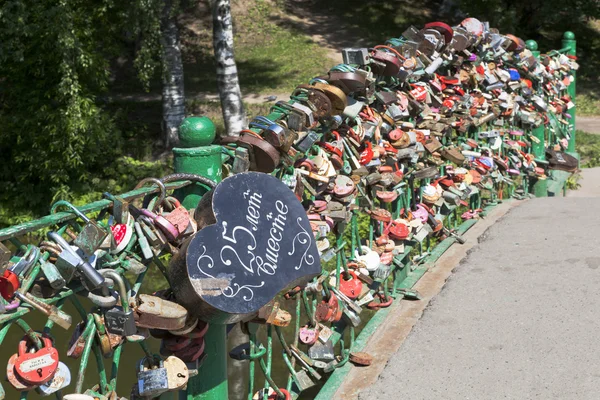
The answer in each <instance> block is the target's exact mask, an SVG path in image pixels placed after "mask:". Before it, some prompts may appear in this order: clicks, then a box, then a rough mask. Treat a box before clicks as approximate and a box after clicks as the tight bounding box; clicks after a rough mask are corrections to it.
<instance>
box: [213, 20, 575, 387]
mask: <svg viewBox="0 0 600 400" xmlns="http://www.w3.org/2000/svg"><path fill="white" fill-rule="evenodd" d="M342 55H343V60H344V63H343V64H340V65H336V66H335V67H333V68H332V69H331V70H330V71H329V72H328V73H327V74H326V75H323V76H319V77H316V78H313V79H312V80H310V82H309V83H308V84H303V85H299V86H298V87H297V88H296V89H295V90H294V92H293V93H292V95H291V101H289V102H283V101H281V102H278V103H277V104H276V105H275V106H273V107H272V109H271V114H270V115H269V116H260V117H256V118H254V119H253V120H252V121H251V122H250V124H249V127H250V129H249V130H245V131H242V132H241V135H240V137H239V138H224V139H223V140H222V143H223V144H225V145H226V146H235V147H236V150H235V155H233V154H232V160H231V170H232V171H233V172H234V173H238V172H241V171H245V170H247V169H251V170H257V171H262V172H265V173H274V174H275V175H276V176H278V177H279V178H280V179H281V180H282V181H283V182H284V183H286V184H287V186H288V187H289V188H290V189H291V190H292V191H294V193H295V194H296V196H297V197H298V199H299V200H301V201H302V203H303V205H304V207H305V209H306V212H307V215H308V218H309V220H310V226H311V228H312V231H313V234H314V236H315V238H316V240H317V248H318V250H319V254H320V257H321V260H322V261H328V260H330V259H331V258H333V257H334V256H336V257H337V265H336V268H334V269H333V270H331V271H324V272H323V273H322V274H320V276H319V277H318V278H316V279H315V280H313V281H312V282H311V283H309V284H308V285H305V286H298V287H296V288H295V289H293V290H292V291H291V292H289V293H287V294H286V297H288V298H297V299H298V301H299V304H303V305H304V307H300V306H299V307H300V308H302V309H303V310H304V312H305V315H304V316H303V317H302V318H304V319H303V321H302V323H301V324H300V325H298V326H299V327H300V328H299V330H297V335H298V338H297V339H294V344H295V346H297V345H298V341H299V342H300V343H301V345H306V347H303V348H302V350H303V351H302V350H300V349H298V347H291V348H289V346H288V345H287V344H284V343H282V345H283V347H284V348H285V350H286V351H285V352H286V355H287V356H289V357H290V358H291V359H292V360H294V361H297V364H295V365H300V367H301V368H300V369H299V371H295V370H294V369H293V368H290V379H289V381H288V386H287V389H288V391H291V392H292V394H293V393H298V392H301V391H303V390H306V389H308V388H310V387H311V386H314V385H315V384H317V383H316V381H318V380H320V379H321V375H320V373H319V371H322V372H325V373H328V372H331V371H332V370H333V369H335V368H336V367H337V366H340V365H343V364H344V363H345V362H346V361H348V360H350V361H353V362H356V363H362V364H365V363H368V357H365V355H356V354H352V353H349V352H348V351H347V349H346V350H345V349H344V347H343V344H342V347H341V350H340V351H339V352H337V354H336V352H335V351H334V347H333V346H334V343H337V342H338V341H337V340H334V341H332V340H331V337H332V329H330V327H331V326H333V327H335V330H336V331H337V332H338V339H339V332H341V329H340V328H339V326H340V323H341V324H342V325H343V326H346V325H349V326H351V327H358V326H359V325H360V323H361V319H360V316H359V314H360V313H361V309H362V308H363V307H368V308H371V309H378V308H381V307H387V306H389V305H390V304H391V303H392V299H393V297H396V295H397V294H399V293H401V294H403V295H404V296H405V298H406V297H411V298H415V297H417V296H418V293H411V292H410V291H408V292H407V291H399V290H397V289H398V288H397V285H394V286H393V288H392V289H388V288H387V286H388V285H387V282H388V279H389V278H390V277H393V278H395V280H396V281H397V280H398V276H396V274H398V275H399V276H400V277H402V278H403V277H405V276H406V274H407V272H402V270H409V269H410V268H413V267H414V265H415V263H418V262H419V260H422V259H423V254H424V252H423V245H422V244H423V243H425V242H427V243H428V245H429V242H430V241H431V239H432V238H440V239H443V238H445V237H449V236H453V237H454V238H455V239H456V240H457V241H459V242H462V238H461V237H460V235H458V234H457V233H456V232H455V231H454V230H453V229H452V227H453V226H456V221H457V220H459V221H464V220H468V219H473V218H478V217H479V213H480V212H481V211H482V200H483V202H484V203H485V204H493V203H495V202H496V201H497V199H502V197H503V196H507V195H509V196H511V197H514V198H524V197H526V195H527V193H528V189H529V185H531V184H532V183H535V182H536V181H537V180H542V179H547V177H548V175H547V174H548V170H549V169H552V168H556V169H563V170H573V169H574V166H576V165H577V163H576V161H575V162H573V160H572V159H571V158H570V159H569V162H566V161H565V162H564V165H558V164H556V163H554V164H550V165H549V164H548V163H547V162H545V161H544V160H536V157H535V156H534V155H533V154H532V153H533V152H532V147H533V146H535V145H538V146H541V148H542V154H543V152H544V149H545V148H546V147H549V148H550V151H552V152H554V151H557V152H559V153H560V154H561V158H562V159H563V160H566V159H567V158H569V157H570V156H569V155H567V154H566V153H563V151H564V150H565V149H566V148H567V145H568V141H569V139H570V134H571V132H570V128H569V123H568V119H569V117H570V116H569V114H568V112H569V109H571V108H572V107H573V102H572V99H571V98H569V96H568V94H567V88H568V86H569V85H570V84H571V82H572V80H573V76H572V75H573V72H574V71H575V70H577V68H578V65H577V63H576V61H575V59H574V57H569V56H567V55H564V54H560V53H558V52H554V53H551V54H545V55H542V56H541V57H539V56H537V55H534V54H533V53H532V51H530V50H528V49H527V48H526V46H525V43H524V41H523V40H521V39H520V38H518V37H515V36H513V35H510V34H509V35H503V34H500V33H499V32H498V31H497V30H495V29H491V28H489V26H488V25H487V24H486V23H482V22H480V21H478V20H477V19H475V18H468V19H465V20H464V21H462V22H461V23H460V24H459V25H458V26H455V27H450V26H448V25H447V24H445V23H441V22H433V23H429V24H426V25H425V26H424V27H423V28H422V29H417V28H415V27H410V28H409V29H407V30H406V31H405V32H404V33H403V34H402V36H401V37H400V38H394V39H390V40H388V41H387V42H386V43H385V44H383V45H378V46H374V47H373V48H369V49H367V48H353V49H344V50H343V52H342ZM542 125H546V126H547V136H546V138H544V137H541V138H539V137H536V136H534V135H532V130H533V129H534V128H536V127H538V126H542ZM232 150H233V148H232ZM553 154H554V153H553ZM459 211H460V212H459ZM365 216H368V218H369V219H370V222H369V229H370V231H369V233H368V238H365V237H363V240H362V241H361V239H360V235H359V232H358V225H359V221H360V220H364V219H365V218H366V217H365ZM347 227H349V228H350V229H349V231H350V234H349V235H346V236H344V233H345V232H348V230H347V229H346V228H347ZM363 236H364V235H363ZM345 238H348V239H349V240H348V241H351V242H352V243H351V245H350V246H346V241H345ZM334 239H335V243H333V241H334ZM417 247H418V249H419V252H418V254H416V256H414V257H413V259H409V260H408V261H407V255H409V254H410V250H412V249H413V248H415V249H416V248H417ZM407 264H408V265H407ZM307 299H312V301H308V300H307ZM280 339H281V337H280ZM286 364H287V365H288V367H291V364H288V363H286ZM264 372H265V373H268V371H264ZM322 372H321V373H322ZM284 392H285V391H283V390H282V391H281V392H280V391H279V390H277V394H278V395H280V396H281V395H282V393H283V394H286V393H284ZM260 393H263V392H260ZM269 393H270V394H273V393H274V392H273V391H271V392H269ZM263 394H264V393H263Z"/></svg>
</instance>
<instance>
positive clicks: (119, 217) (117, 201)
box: [102, 192, 131, 224]
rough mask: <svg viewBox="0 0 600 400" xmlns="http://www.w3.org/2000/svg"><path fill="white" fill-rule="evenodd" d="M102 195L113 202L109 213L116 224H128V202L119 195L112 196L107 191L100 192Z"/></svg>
mask: <svg viewBox="0 0 600 400" xmlns="http://www.w3.org/2000/svg"><path fill="white" fill-rule="evenodd" d="M102 197H104V198H106V199H109V200H111V201H112V202H113V203H112V212H111V213H112V215H113V217H114V218H115V221H116V222H117V224H128V223H129V221H130V216H131V214H130V213H129V202H128V201H126V200H124V199H123V198H121V197H119V196H113V195H112V194H110V193H108V192H104V193H102Z"/></svg>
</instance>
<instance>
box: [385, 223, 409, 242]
mask: <svg viewBox="0 0 600 400" xmlns="http://www.w3.org/2000/svg"><path fill="white" fill-rule="evenodd" d="M384 233H386V234H388V235H389V236H390V237H391V238H392V239H398V240H404V239H406V238H408V235H409V233H410V231H409V229H408V226H407V225H406V224H405V223H403V222H402V221H399V220H394V221H392V222H390V224H389V225H388V226H387V228H386V229H385V232H384Z"/></svg>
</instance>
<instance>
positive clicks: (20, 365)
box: [15, 336, 59, 385]
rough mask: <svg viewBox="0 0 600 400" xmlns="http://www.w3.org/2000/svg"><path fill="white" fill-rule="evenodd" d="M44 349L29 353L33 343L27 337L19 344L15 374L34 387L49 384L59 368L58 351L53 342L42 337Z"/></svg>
mask: <svg viewBox="0 0 600 400" xmlns="http://www.w3.org/2000/svg"><path fill="white" fill-rule="evenodd" d="M41 341H42V344H43V345H44V347H42V348H41V349H39V350H37V351H35V352H34V353H29V352H28V351H29V349H31V348H32V345H33V343H31V341H30V340H29V338H27V337H25V338H23V339H22V340H21V341H20V342H19V353H18V357H17V359H16V360H15V372H16V374H17V375H18V376H19V378H21V379H22V380H23V381H25V382H27V383H28V384H32V385H43V384H45V383H46V382H48V381H49V380H50V379H52V377H53V376H54V374H55V373H56V370H57V368H58V362H59V360H58V350H56V349H55V348H54V347H53V346H52V340H51V339H50V338H49V337H47V336H42V337H41Z"/></svg>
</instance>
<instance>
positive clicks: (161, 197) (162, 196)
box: [134, 178, 167, 212]
mask: <svg viewBox="0 0 600 400" xmlns="http://www.w3.org/2000/svg"><path fill="white" fill-rule="evenodd" d="M148 182H152V183H154V184H156V186H158V188H159V189H160V195H159V197H158V201H157V202H156V203H154V207H152V210H151V211H152V212H154V211H155V210H156V207H158V206H159V205H160V204H162V203H163V201H165V198H166V197H167V188H166V187H165V184H164V183H163V182H162V181H161V180H160V179H158V178H144V179H142V180H141V181H139V182H138V184H137V185H135V187H134V189H139V188H141V187H142V186H144V184H146V183H148Z"/></svg>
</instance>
